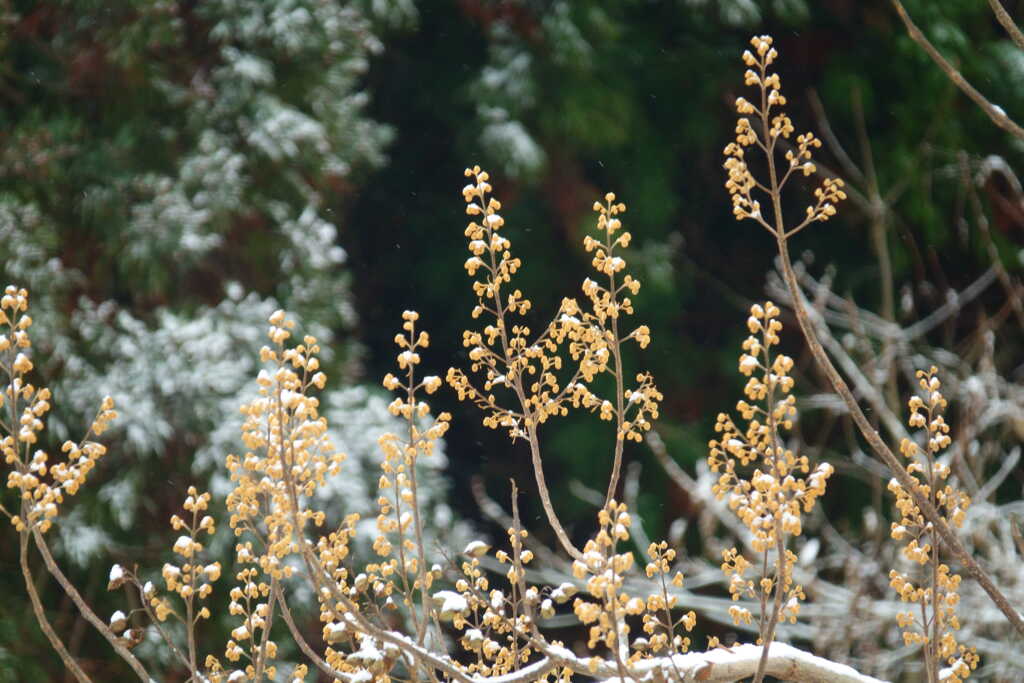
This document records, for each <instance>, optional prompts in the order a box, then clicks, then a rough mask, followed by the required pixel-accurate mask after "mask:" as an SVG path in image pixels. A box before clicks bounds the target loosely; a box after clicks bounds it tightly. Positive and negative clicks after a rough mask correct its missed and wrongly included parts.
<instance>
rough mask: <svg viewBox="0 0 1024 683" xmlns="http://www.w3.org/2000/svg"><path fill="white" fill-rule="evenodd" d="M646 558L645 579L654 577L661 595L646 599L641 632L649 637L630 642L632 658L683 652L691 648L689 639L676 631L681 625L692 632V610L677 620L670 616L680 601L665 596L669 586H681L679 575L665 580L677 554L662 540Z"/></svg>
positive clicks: (694, 624) (652, 545)
mask: <svg viewBox="0 0 1024 683" xmlns="http://www.w3.org/2000/svg"><path fill="white" fill-rule="evenodd" d="M647 555H648V557H649V558H650V560H651V561H650V562H648V563H647V566H646V567H645V571H646V573H647V578H649V579H650V578H657V579H658V580H659V581H660V583H661V592H660V593H651V594H650V595H648V596H647V606H646V608H647V611H646V612H645V613H644V615H643V629H644V633H646V634H647V636H648V637H647V638H643V637H641V638H634V639H633V642H632V644H631V647H632V648H633V649H634V650H636V654H635V655H634V657H640V656H644V655H647V654H654V655H657V654H660V653H662V652H665V651H667V652H669V653H671V654H677V653H680V652H686V651H687V650H688V649H689V648H690V639H689V638H688V637H686V636H684V635H682V634H681V633H678V632H677V631H678V628H679V627H680V626H682V627H683V628H684V629H686V631H687V632H690V631H692V630H693V627H694V626H696V625H697V615H696V613H695V612H694V611H693V610H690V611H689V612H687V613H685V614H682V615H680V616H678V617H676V616H673V614H672V610H674V609H675V608H676V607H677V606H678V602H679V599H678V597H677V596H675V595H669V594H668V584H669V583H671V585H672V586H675V587H676V588H682V587H683V574H682V572H678V571H677V572H675V574H673V575H672V577H671V579H670V580H669V581H666V577H667V576H668V575H669V574H670V573H671V572H672V565H673V562H674V561H675V558H676V551H675V550H673V549H672V548H669V547H668V543H667V542H665V541H661V542H659V543H651V544H650V545H649V546H648V548H647Z"/></svg>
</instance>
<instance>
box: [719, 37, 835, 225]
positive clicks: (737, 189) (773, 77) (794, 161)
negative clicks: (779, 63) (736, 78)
mask: <svg viewBox="0 0 1024 683" xmlns="http://www.w3.org/2000/svg"><path fill="white" fill-rule="evenodd" d="M750 44H751V47H753V52H751V51H750V50H746V51H745V52H744V53H743V63H744V64H746V65H747V67H748V68H747V71H746V73H745V74H744V78H743V82H744V84H746V85H747V86H753V87H756V88H758V90H759V91H760V92H759V97H758V98H757V99H758V102H751V101H750V100H748V99H746V98H744V97H738V98H737V99H736V112H737V113H738V114H740V118H739V119H738V120H737V122H736V137H735V141H734V142H730V143H729V144H728V145H726V147H725V150H724V152H723V153H724V155H725V157H726V158H725V162H724V164H723V166H724V168H725V170H726V182H725V187H726V189H727V190H728V191H729V195H730V196H731V197H732V203H733V215H735V216H736V219H737V220H743V219H746V218H750V219H752V220H754V221H756V222H758V223H759V224H760V225H761V226H762V227H764V228H765V229H767V230H768V231H769V232H771V233H772V234H774V235H776V236H777V237H780V238H783V237H788V236H790V235H792V234H794V233H796V232H797V231H799V230H800V229H802V228H803V227H804V226H806V225H807V224H809V223H812V222H815V221H826V220H828V219H829V218H831V217H832V216H834V215H835V213H836V204H838V203H839V202H840V201H842V200H843V199H846V192H845V191H844V190H843V181H842V180H839V179H838V178H828V179H826V180H824V181H823V183H822V185H821V187H819V188H818V189H816V190H815V192H814V196H815V199H816V202H815V204H814V205H812V206H809V207H807V215H806V218H805V220H804V222H803V223H801V224H800V225H799V226H796V227H794V228H793V229H791V230H786V228H784V227H783V226H781V225H780V224H779V223H781V220H780V218H779V217H778V216H776V217H775V219H776V221H777V222H776V223H773V222H772V221H769V220H767V219H766V217H765V216H764V215H763V214H762V212H761V202H760V201H759V200H758V199H755V198H754V196H753V193H754V190H755V189H757V190H761V191H763V192H765V193H766V194H768V195H769V198H771V199H773V201H774V200H776V199H778V195H779V193H781V191H782V187H783V186H784V185H785V184H786V182H787V181H788V180H789V178H790V176H791V175H792V174H793V173H800V174H802V175H804V176H810V175H812V174H813V173H815V172H816V171H817V167H816V166H815V164H814V163H813V162H812V161H811V157H812V150H813V149H815V148H819V147H821V141H820V140H819V139H818V138H816V137H815V136H814V135H813V134H812V133H804V134H802V135H798V136H797V138H796V146H795V149H788V150H786V152H785V160H786V165H785V166H784V167H782V168H781V169H777V168H776V164H775V154H776V151H777V145H778V143H779V141H780V140H787V139H789V138H790V137H791V136H792V135H793V133H794V132H796V128H795V127H794V126H793V122H792V120H790V118H789V116H788V115H787V114H786V113H785V112H783V111H779V112H778V113H775V112H773V111H772V110H773V108H778V107H783V106H785V105H786V97H785V96H784V95H783V94H782V80H781V79H780V78H779V75H778V74H777V73H773V72H772V73H770V72H769V67H770V66H771V64H772V63H773V62H774V61H775V59H776V57H778V52H777V51H776V50H775V48H774V47H772V39H771V37H770V36H755V37H754V38H752V39H751V40H750ZM751 116H752V117H754V118H755V120H756V121H757V122H758V124H759V125H758V126H757V127H756V128H755V124H754V123H752V122H751V119H750V118H748V117H751ZM754 145H757V146H758V147H759V148H760V149H761V150H762V151H763V152H764V153H765V154H766V155H767V157H768V167H769V175H770V178H769V179H768V180H767V181H765V182H763V183H759V182H758V181H757V180H755V178H754V176H753V174H752V173H751V171H750V168H749V166H748V164H747V160H746V150H747V148H750V147H753V146H754ZM776 206H777V204H776ZM780 231H781V234H780Z"/></svg>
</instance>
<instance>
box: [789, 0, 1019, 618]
mask: <svg viewBox="0 0 1024 683" xmlns="http://www.w3.org/2000/svg"><path fill="white" fill-rule="evenodd" d="M894 2H898V0H894ZM777 245H778V249H779V260H780V261H781V263H782V273H783V277H784V279H785V281H786V285H787V287H788V288H789V292H790V296H791V297H792V299H793V310H794V311H795V312H796V318H797V322H799V323H800V330H801V331H802V332H803V335H804V339H806V340H807V346H808V348H809V349H810V351H811V355H812V356H814V360H815V362H816V363H817V365H818V367H819V368H820V369H821V371H822V372H823V373H824V374H825V376H826V377H827V378H828V380H829V383H830V384H831V385H832V388H833V389H834V390H835V392H836V393H837V394H838V395H839V397H840V398H841V399H843V402H844V403H845V404H846V407H847V408H848V409H849V411H850V416H851V417H852V418H853V421H854V424H856V425H857V429H858V430H860V433H861V434H862V435H863V436H864V439H865V440H866V441H867V442H868V444H869V445H870V446H871V450H873V451H874V452H875V455H877V456H878V458H879V460H881V461H882V462H884V463H885V464H886V466H887V467H888V468H889V470H890V471H891V472H892V474H893V476H894V477H895V478H896V480H897V481H898V482H899V483H900V485H901V486H902V487H903V488H904V490H905V491H907V493H908V494H909V495H910V496H911V497H912V498H913V500H914V503H915V504H916V505H917V507H918V508H920V510H921V512H922V514H923V515H924V516H925V517H926V518H927V519H928V521H929V522H931V523H932V524H933V525H934V527H935V531H936V533H938V535H939V536H940V537H941V538H942V542H943V543H945V544H946V545H947V546H948V547H949V549H950V550H951V551H952V553H953V555H954V556H955V557H956V559H957V561H959V562H960V563H961V564H962V565H963V567H964V569H965V570H966V571H967V573H968V574H970V575H971V577H972V578H974V580H976V581H977V582H978V584H979V585H980V586H981V588H982V590H984V591H985V592H986V593H987V594H988V596H989V598H991V600H992V602H993V603H994V604H995V606H996V607H998V608H999V611H1000V612H1002V613H1003V614H1004V615H1005V616H1006V619H1007V620H1008V621H1009V622H1010V624H1011V625H1012V626H1013V628H1014V629H1015V630H1016V631H1017V633H1018V634H1020V635H1021V636H1024V617H1022V616H1021V614H1020V613H1019V612H1017V610H1015V609H1014V608H1013V606H1012V605H1010V602H1009V601H1008V600H1007V599H1006V596H1005V595H1003V593H1002V591H1000V590H999V588H997V587H996V585H995V583H993V581H992V579H991V578H990V577H989V575H988V574H987V573H986V572H985V570H984V569H982V567H981V565H980V564H978V562H977V561H976V560H975V559H974V558H973V557H971V555H970V553H968V552H967V550H966V548H964V545H963V543H961V542H960V539H959V537H957V535H956V534H955V533H953V530H952V529H950V528H949V525H948V524H947V523H946V520H945V519H943V517H942V515H941V514H940V513H939V511H938V510H936V509H935V506H934V505H932V504H931V502H930V501H929V500H927V499H926V498H925V497H924V496H922V495H921V493H920V492H919V491H918V490H917V486H916V482H915V480H914V478H913V477H911V476H910V475H909V474H908V473H907V471H906V470H905V469H904V468H903V465H902V464H901V463H900V461H899V460H898V459H897V458H896V456H895V455H894V454H893V452H892V451H891V450H890V449H889V446H887V445H886V443H885V441H883V440H882V437H881V436H879V434H878V432H877V431H875V429H874V428H873V427H872V426H871V423H870V422H869V421H868V418H867V417H866V416H865V415H864V411H862V410H861V408H860V404H858V403H857V399H856V398H855V397H854V395H853V392H851V391H850V387H849V386H847V384H846V381H845V380H844V379H843V378H842V376H841V375H840V374H839V371H838V370H836V368H835V366H834V365H832V361H831V360H830V359H829V357H828V354H826V353H825V349H824V348H822V346H821V342H820V341H818V336H817V334H816V333H815V331H814V324H813V323H812V322H811V320H810V316H809V315H808V313H807V308H806V305H805V303H804V297H803V292H802V291H801V290H800V285H799V283H798V282H797V279H796V273H794V272H793V264H792V263H791V262H790V258H789V247H788V245H787V244H786V240H785V238H784V237H783V238H780V239H779V240H778V241H777Z"/></svg>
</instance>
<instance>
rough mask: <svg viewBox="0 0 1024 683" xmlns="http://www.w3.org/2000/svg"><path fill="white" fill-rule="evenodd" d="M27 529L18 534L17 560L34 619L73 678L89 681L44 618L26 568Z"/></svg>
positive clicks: (32, 581) (86, 682)
mask: <svg viewBox="0 0 1024 683" xmlns="http://www.w3.org/2000/svg"><path fill="white" fill-rule="evenodd" d="M28 534H29V532H28V531H22V532H21V533H20V534H19V537H20V538H19V546H20V547H19V558H18V559H19V561H20V564H21V575H22V577H23V578H24V579H25V590H27V591H28V597H29V600H30V601H31V602H32V611H33V612H34V613H35V615H36V621H38V622H39V628H41V629H42V630H43V633H44V634H45V635H46V638H47V639H48V640H49V641H50V645H52V646H53V649H54V650H56V651H57V654H58V655H60V659H61V661H62V662H63V663H64V667H65V668H66V669H67V670H68V671H70V672H71V673H72V674H73V675H74V677H75V679H77V680H78V681H79V683H91V679H90V678H89V677H88V676H86V675H85V672H84V671H82V667H80V666H79V665H78V662H76V661H75V658H74V657H72V656H71V653H70V652H68V649H67V648H66V647H65V646H64V641H62V640H61V639H60V636H58V635H57V633H56V632H55V631H54V630H53V627H52V626H51V625H50V621H49V620H48V619H47V618H46V612H45V611H44V610H43V603H42V601H41V600H40V599H39V593H38V592H37V591H36V584H35V581H34V580H33V578H32V572H31V571H30V570H29V568H28Z"/></svg>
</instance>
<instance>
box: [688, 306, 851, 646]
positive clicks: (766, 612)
mask: <svg viewBox="0 0 1024 683" xmlns="http://www.w3.org/2000/svg"><path fill="white" fill-rule="evenodd" d="M779 314H780V311H779V308H778V307H777V306H776V305H775V304H773V303H772V302H770V301H769V302H767V303H765V304H764V305H763V306H762V305H760V304H755V305H753V306H751V308H750V317H749V318H747V328H748V329H749V330H750V336H748V337H747V338H746V340H744V342H743V353H742V354H741V355H740V360H739V371H740V373H741V374H743V375H745V376H747V377H749V380H748V381H747V384H746V386H745V387H744V394H745V395H746V397H747V400H741V401H739V402H738V403H737V404H736V410H737V411H739V413H740V415H741V417H742V419H743V420H744V421H745V422H746V424H747V426H746V428H745V429H742V430H741V429H740V428H739V427H738V426H737V424H736V423H735V422H734V421H733V418H732V417H730V416H729V415H727V414H725V413H722V414H720V415H719V416H718V420H717V422H716V424H715V431H716V432H719V433H720V434H721V437H720V438H718V439H715V440H712V441H711V442H710V444H709V448H710V453H709V455H708V465H709V466H710V468H711V470H712V471H713V472H718V473H720V474H719V478H718V482H717V483H716V484H715V485H714V488H713V490H714V493H715V495H716V496H717V497H718V498H719V500H721V499H723V498H727V499H728V503H729V507H730V508H731V509H732V510H734V511H735V512H736V514H737V516H738V517H739V518H740V519H741V520H742V521H743V524H744V525H745V526H746V527H747V528H748V529H749V530H750V533H751V541H750V544H751V547H752V548H753V549H754V551H755V552H758V553H760V554H761V557H760V558H759V562H756V564H758V565H760V568H761V578H760V579H759V580H757V581H756V582H755V581H754V580H750V579H747V578H746V572H747V571H748V570H749V569H750V568H751V567H752V566H753V564H752V563H751V562H750V561H749V560H747V559H746V558H745V557H743V555H742V554H741V553H740V552H739V551H738V550H736V548H730V549H728V550H726V551H724V552H723V554H722V559H723V562H722V571H723V572H725V574H726V576H727V577H729V593H730V594H731V595H732V598H733V600H736V601H738V600H739V599H740V598H741V597H746V598H751V599H755V600H757V601H758V602H759V604H760V617H759V621H758V628H759V633H760V640H761V642H762V643H763V644H764V645H765V646H766V647H767V645H768V644H769V643H770V642H771V640H772V638H773V637H774V630H775V626H776V624H777V623H778V621H779V620H782V619H789V620H790V621H792V622H795V621H796V618H797V615H798V614H799V611H800V600H802V599H804V597H805V596H804V592H803V588H802V587H801V586H800V585H797V584H795V583H794V581H793V566H794V564H795V562H796V557H795V556H794V555H793V553H792V552H791V551H790V550H788V549H787V547H786V546H787V542H788V539H789V538H791V537H794V536H799V535H800V534H801V532H802V529H803V526H802V522H801V517H802V514H803V513H805V512H810V511H811V509H812V508H813V507H814V504H815V502H816V501H817V499H818V498H819V497H821V496H822V495H823V494H824V493H825V485H826V482H827V481H828V478H829V477H830V476H831V474H832V472H833V468H832V466H831V465H829V464H828V463H821V464H819V465H818V466H817V467H816V468H815V469H814V470H813V472H812V471H811V467H810V462H809V461H808V459H807V457H806V456H797V455H796V454H795V453H794V452H793V451H792V450H790V449H789V448H786V447H785V445H784V442H783V438H782V433H783V432H784V431H786V430H789V429H790V428H791V427H792V424H793V419H794V417H795V415H796V398H795V397H794V396H793V395H792V394H790V391H791V390H792V388H793V379H792V377H790V376H789V372H790V370H791V369H792V368H793V359H792V358H790V357H789V356H786V355H784V354H780V353H776V352H774V350H773V348H772V347H774V346H776V345H778V343H779V332H781V331H782V323H781V322H780V321H779V320H778V316H779ZM751 467H752V468H753V469H752V471H751ZM772 552H774V567H773V568H772V570H771V571H769V554H770V553H772ZM730 614H731V616H732V618H733V620H734V621H735V622H736V623H737V624H739V623H740V622H745V623H748V624H749V623H751V622H752V615H751V614H750V611H749V610H747V609H746V608H743V607H740V606H739V605H735V606H734V607H733V608H732V609H731V610H730Z"/></svg>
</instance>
